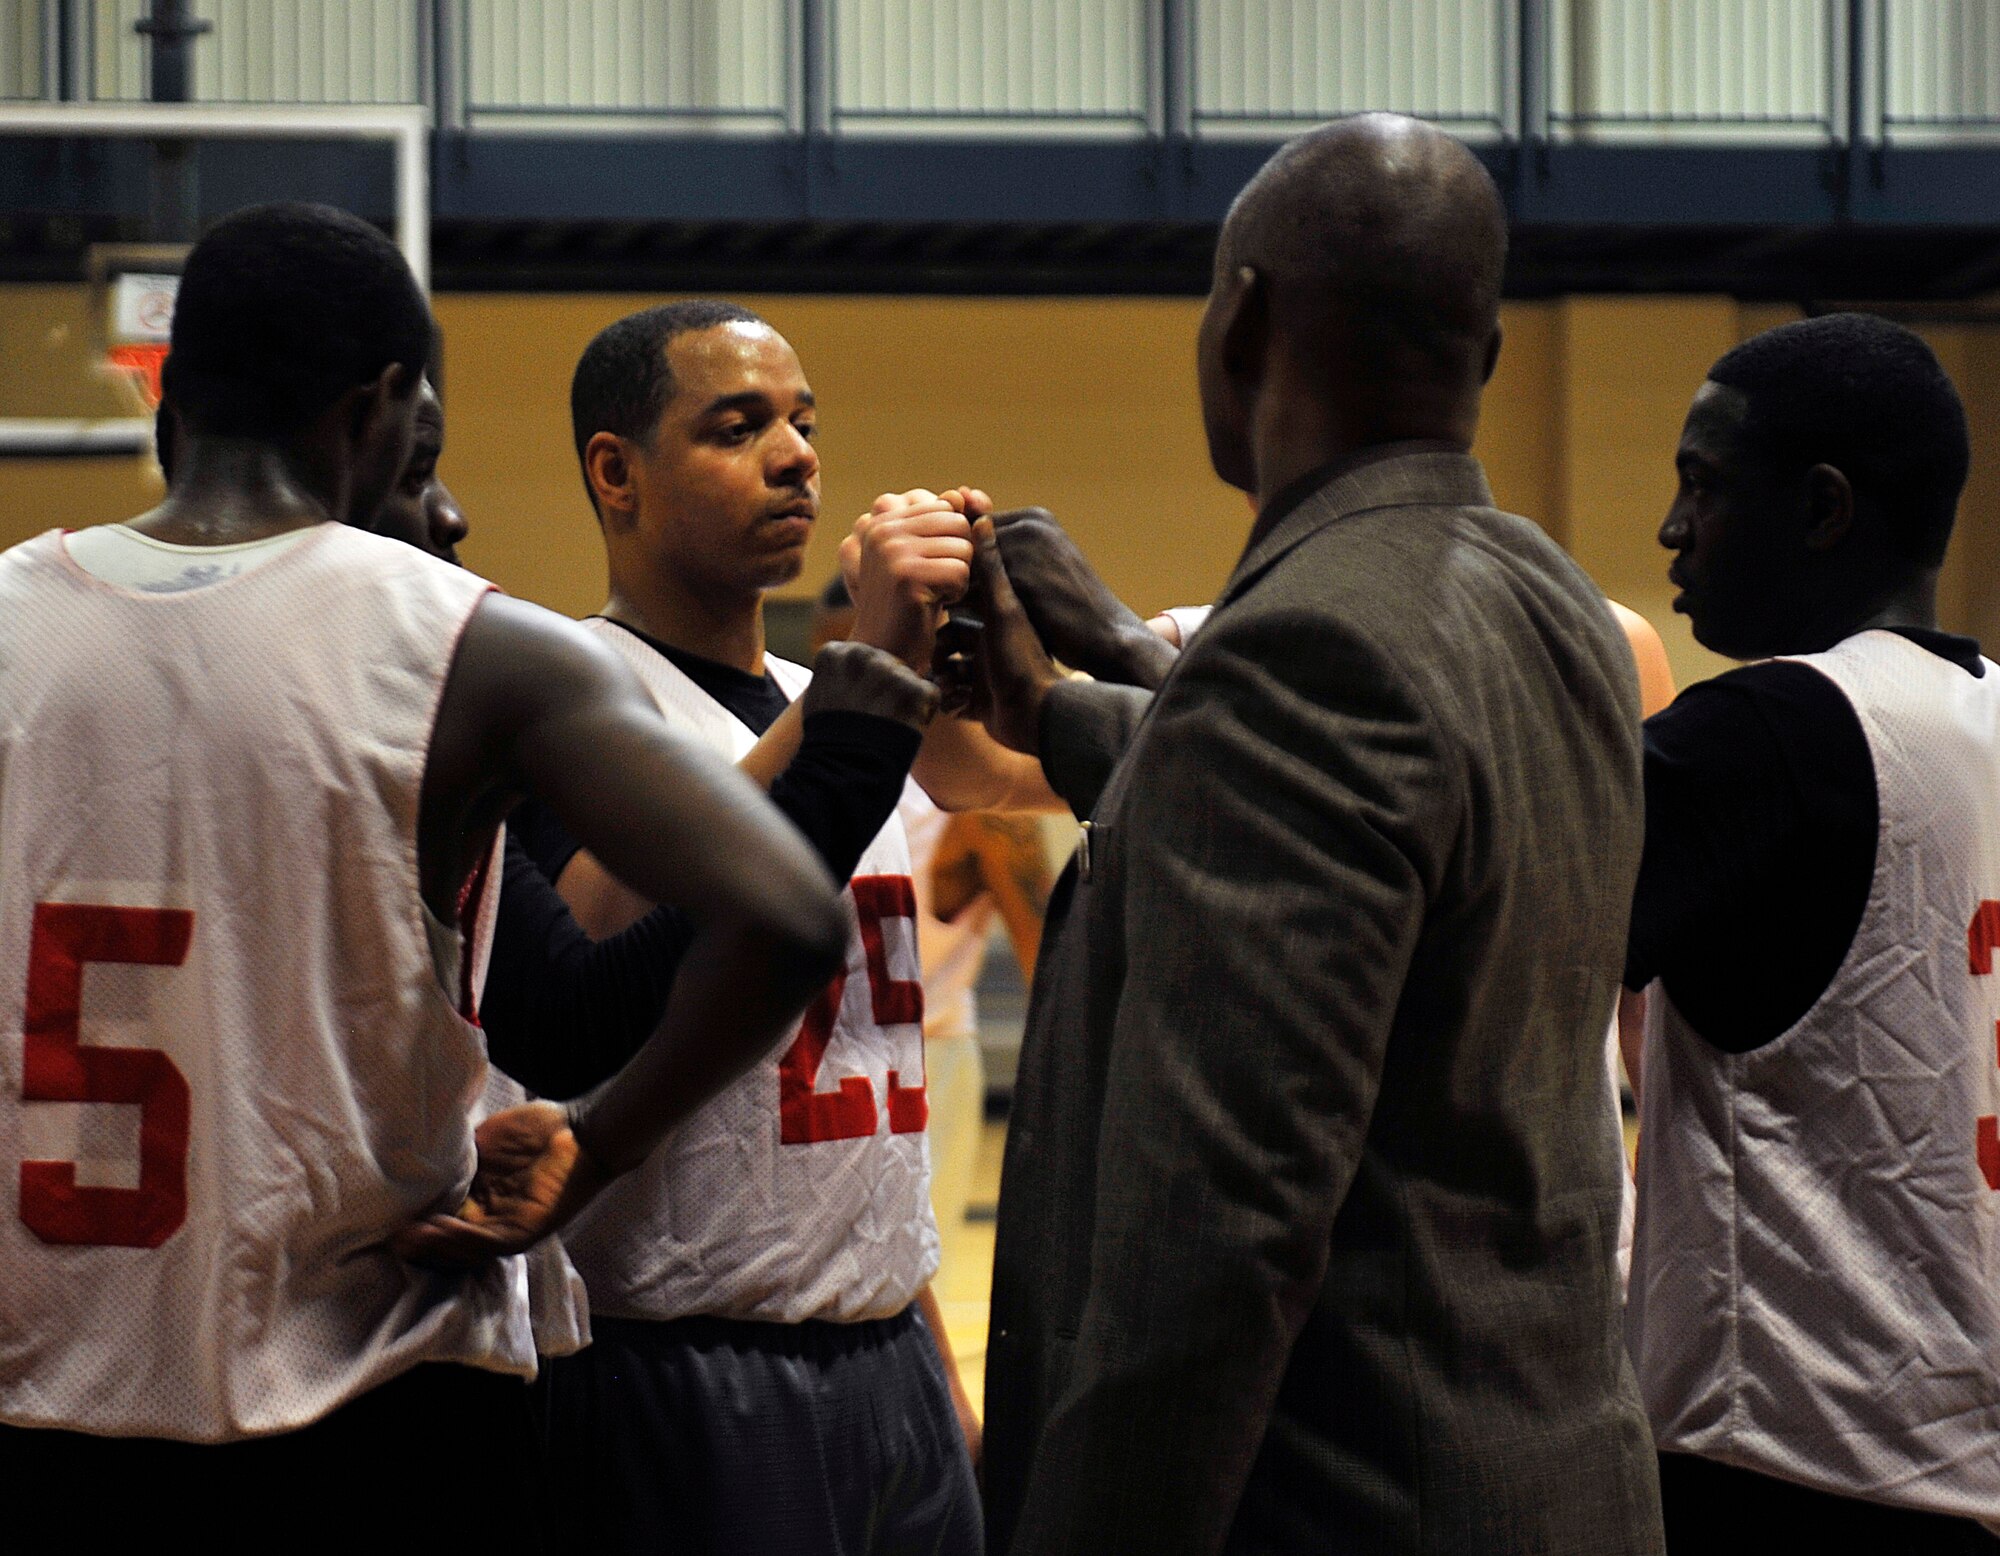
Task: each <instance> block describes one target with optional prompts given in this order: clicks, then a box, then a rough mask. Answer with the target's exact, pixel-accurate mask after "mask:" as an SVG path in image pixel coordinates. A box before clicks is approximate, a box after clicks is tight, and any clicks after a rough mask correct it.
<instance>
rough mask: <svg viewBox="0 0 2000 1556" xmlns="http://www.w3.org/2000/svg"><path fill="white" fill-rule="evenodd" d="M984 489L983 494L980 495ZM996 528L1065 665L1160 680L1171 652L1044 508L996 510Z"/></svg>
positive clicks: (1044, 633)
mask: <svg viewBox="0 0 2000 1556" xmlns="http://www.w3.org/2000/svg"><path fill="white" fill-rule="evenodd" d="M978 495H983V494H978ZM993 528H994V533H995V534H996V536H997V537H998V539H999V543H1000V555H1001V557H1002V559H1003V560H1004V561H1005V562H1006V565H1007V578H1008V580H1009V581H1010V582H1011V583H1012V584H1013V586H1014V591H1015V593H1016V594H1017V595H1018V596H1019V598H1020V601H1021V605H1022V607H1023V609H1025V610H1026V611H1027V613H1028V619H1029V620H1030V621H1031V622H1033V623H1034V626H1035V631H1036V632H1037V633H1038V634H1039V635H1040V637H1041V640H1042V642H1043V644H1045V645H1046V646H1047V648H1048V651H1049V652H1050V653H1052V654H1054V655H1055V656H1056V658H1058V659H1060V660H1061V661H1062V662H1063V663H1064V664H1066V665H1069V666H1071V667H1072V668H1074V669H1077V670H1082V671H1083V672H1085V673H1086V674H1088V675H1093V676H1095V677H1096V678H1097V679H1098V680H1100V681H1116V682H1118V683H1119V684H1121V685H1125V686H1144V687H1147V688H1155V687H1157V686H1158V685H1159V684H1160V682H1161V681H1163V680H1165V679H1166V674H1167V671H1168V669H1169V668H1170V667H1171V666H1172V665H1173V662H1174V652H1173V649H1172V647H1171V646H1170V645H1168V644H1167V643H1165V642H1163V641H1162V640H1161V639H1160V638H1159V637H1158V636H1157V635H1156V634H1155V633H1153V632H1152V631H1150V630H1148V628H1147V626H1146V624H1145V622H1144V621H1142V620H1140V618H1139V617H1138V616H1137V615H1136V614H1135V613H1134V612H1133V611H1132V610H1131V609H1130V608H1128V607H1127V606H1126V605H1125V603H1124V602H1123V601H1121V600H1120V599H1119V598H1118V596H1117V595H1115V594H1113V593H1112V592H1111V590H1110V588H1109V587H1107V586H1106V584H1105V582H1104V580H1103V579H1102V578H1100V577H1098V576H1097V571H1096V569H1095V568H1093V567H1092V566H1091V565H1090V563H1089V562H1088V561H1087V560H1086V559H1085V557H1084V555H1083V553H1082V552H1081V551H1079V550H1078V549H1077V545H1076V542H1075V541H1073V540H1071V539H1070V538H1069V534H1068V532H1067V531H1065V530H1064V529H1063V527H1062V525H1060V524H1058V523H1057V522H1056V519H1055V516H1054V515H1053V514H1051V513H1050V512H1049V511H1048V510H1047V509H1046V508H1017V509H1015V510H1014V511H1013V512H1011V513H1001V514H996V515H994V518H993Z"/></svg>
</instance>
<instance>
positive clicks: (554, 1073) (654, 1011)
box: [481, 655, 922, 1100]
mask: <svg viewBox="0 0 2000 1556" xmlns="http://www.w3.org/2000/svg"><path fill="white" fill-rule="evenodd" d="M673 657H674V659H675V662H676V663H680V664H682V667H683V668H684V669H685V668H687V665H686V664H685V663H684V661H683V657H682V656H680V655H674V656H673ZM697 663H698V664H699V663H700V662H697ZM715 668H716V669H728V667H727V666H716V667H715ZM731 674H734V675H740V674H741V672H738V671H732V672H731ZM696 679H697V681H698V682H699V683H700V684H702V685H703V687H704V689H705V690H708V691H710V694H711V695H716V694H715V691H714V688H713V687H711V686H710V685H709V684H708V679H707V678H706V677H703V676H697V677H696ZM743 679H744V681H746V682H751V681H762V680H763V679H764V678H762V677H750V676H744V677H743ZM765 684H766V685H769V684H770V683H768V682H766V683H765ZM716 700H717V701H719V702H721V703H722V704H723V705H724V706H725V707H727V708H729V710H730V711H731V712H732V713H735V714H736V715H737V716H738V717H739V718H742V719H743V720H744V722H745V723H746V724H748V725H749V726H750V727H751V728H752V729H753V730H755V731H756V732H757V733H759V734H761V733H762V732H763V730H764V729H766V728H769V726H770V724H771V723H772V722H773V721H775V719H776V718H777V715H778V713H779V712H782V711H783V709H784V706H785V702H784V698H783V694H782V693H779V694H778V697H777V700H776V703H775V706H772V704H771V701H770V699H769V697H768V696H765V695H763V694H761V693H760V694H758V701H757V705H756V706H755V707H739V706H738V704H740V703H742V702H743V701H744V699H743V698H740V697H731V696H717V698H716ZM746 713H747V714H748V715H749V716H747V717H746ZM767 714H768V717H767V716H766V715H767ZM921 740H922V736H921V735H920V734H919V733H918V731H916V730H914V729H911V728H910V727H909V726H908V725H906V724H900V723H897V722H896V721H895V720H893V719H885V718H878V717H875V716H874V715H872V714H865V713H849V712H836V713H815V714H812V715H811V716H810V717H808V718H807V719H806V721H805V729H804V732H803V736H802V738H801V741H800V745H799V751H798V754H797V756H795V757H794V758H793V759H792V761H791V763H790V765H788V766H787V767H786V768H785V770H784V772H783V773H781V774H780V775H779V777H778V779H777V781H776V782H774V783H773V784H772V786H771V799H772V801H773V802H774V803H775V804H776V805H777V806H778V808H779V809H780V810H781V811H783V812H784V813H785V815H786V816H787V817H788V818H789V819H790V820H791V822H792V824H793V825H794V826H796V827H798V829H799V830H800V832H802V833H803V834H804V835H805V837H806V840H807V841H808V842H810V843H811V844H812V845H813V847H814V849H815V850H816V851H817V852H818V853H819V856H820V858H821V860H822V861H824V863H825V864H826V867H827V869H828V870H829V871H830V872H831V873H832V875H833V877H834V879H835V880H841V881H844V880H847V879H848V878H849V877H850V876H852V875H853V874H854V867H855V865H856V864H857V863H859V862H860V858H861V854H862V851H863V850H864V849H865V848H867V846H868V844H869V843H870V842H871V841H872V840H873V839H874V837H875V834H876V833H878V832H880V831H881V830H882V827H883V825H884V824H885V823H886V822H887V821H888V819H889V817H890V815H891V813H893V812H894V810H895V808H896V802H897V800H898V799H900V798H901V796H902V792H903V780H904V778H905V777H906V776H907V775H908V773H909V770H910V764H911V763H912V762H913V761H915V760H916V754H917V747H918V745H919V744H920V743H921ZM577 846H578V845H577V844H576V841H575V840H574V839H573V838H571V837H570V836H569V834H568V832H567V830H566V829H565V828H564V827H563V826H562V824H561V823H560V822H558V821H557V820H556V819H555V818H554V817H553V816H552V815H550V814H549V813H548V811H546V810H545V809H543V808H542V807H540V806H537V805H534V804H533V802H530V803H529V804H527V805H524V806H522V807H521V809H520V810H519V811H517V812H516V813H515V816H514V818H513V819H512V820H511V821H510V822H509V825H508V840H507V849H506V859H505V865H504V869H503V873H502V877H501V891H500V909H499V919H498V923H497V924H496V925H495V928H494V934H493V955H492V959H491V962H490V965H489V967H488V971H487V976H486V994H485V998H484V1000H483V1001H482V1004H481V1019H482V1021H483V1022H484V1024H485V1028H486V1041H487V1050H488V1052H489V1053H490V1054H491V1056H492V1059H493V1062H494V1063H495V1064H497V1065H498V1066H499V1067H500V1068H501V1069H502V1070H504V1071H506V1072H507V1073H508V1074H509V1075H511V1076H513V1077H514V1078H515V1079H516V1080H518V1081H519V1082H520V1083H521V1084H522V1085H523V1086H526V1087H527V1088H528V1089H529V1090H530V1091H532V1092H534V1093H536V1094H537V1095H538V1096H544V1097H552V1098H556V1099H559V1100H560V1099H563V1098H567V1097H574V1096H577V1095H580V1094H581V1093H583V1092H586V1091H588V1090H590V1089H591V1088H592V1087H593V1086H596V1085H599V1084H600V1083H602V1082H603V1081H605V1080H608V1079H609V1078H610V1077H611V1076H612V1075H614V1074H616V1073H617V1072H618V1070H619V1069H620V1068H621V1067H622V1066H623V1065H624V1063H625V1061H626V1060H627V1059H629V1058H630V1057H631V1056H632V1055H633V1054H634V1053H636V1052H637V1051H638V1049H639V1047H640V1045H642V1044H643V1043H644V1042H645V1041H646V1039H647V1038H649V1037H651V1036H652V1034H653V1031H654V1029H655V1028H657V1027H658V1025H659V1023H660V1017H661V1015H662V1014H663V1013H664V1011H665V1010H666V1004H667V995H668V992H669V991H670V990H671V989H672V987H673V981H674V974H675V972H676V971H677V970H678V969H679V966H680V961H681V958H682V956H684V955H685V954H686V952H687V948H688V945H689V943H690V942H691V941H692V940H693V938H694V931H693V927H692V926H691V925H690V924H689V923H688V921H687V920H686V919H685V918H684V917H682V915H680V914H679V913H677V912H675V911H674V910H673V909H671V908H655V909H654V910H653V911H652V912H651V913H648V914H647V915H646V916H645V917H644V918H641V919H640V920H639V921H638V922H637V923H635V924H633V925H632V926H631V927H630V928H629V929H626V930H624V931H622V932H621V933H619V934H616V935H613V936H610V937H608V938H607V939H604V940H592V939H591V938H590V936H589V935H587V934H586V933H585V932H584V930H583V928H582V926H581V925H579V924H578V923H577V922H576V919H575V918H574V917H573V916H572V915H571V913H570V911H569V908H568V907H567V905H566V904H565V903H564V902H563V900H562V898H561V896H560V895H559V894H558V893H557V891H556V888H555V884H554V883H555V880H556V878H557V877H558V876H560V875H561V873H562V869H563V866H564V865H566V864H568V863H569V860H570V858H571V857H572V856H573V855H574V854H575V853H576V851H577Z"/></svg>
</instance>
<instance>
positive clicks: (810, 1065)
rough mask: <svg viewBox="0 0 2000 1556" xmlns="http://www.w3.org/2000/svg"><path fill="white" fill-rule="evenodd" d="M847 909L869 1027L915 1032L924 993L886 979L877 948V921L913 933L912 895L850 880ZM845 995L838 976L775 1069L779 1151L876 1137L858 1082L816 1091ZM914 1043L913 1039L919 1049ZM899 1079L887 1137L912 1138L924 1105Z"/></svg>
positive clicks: (892, 1092)
mask: <svg viewBox="0 0 2000 1556" xmlns="http://www.w3.org/2000/svg"><path fill="white" fill-rule="evenodd" d="M853 892H854V908H855V913H856V915H857V917H858V918H859V919H860V923H861V949H862V951H863V952H864V953H865V959H866V961H867V963H868V997H869V1002H870V1010H871V1012H872V1013H873V1015H874V1018H875V1023H876V1025H877V1026H885V1027H886V1026H895V1025H902V1024H907V1023H915V1024H916V1025H918V1026H921V1025H922V1024H923V1019H924V986H923V985H922V984H921V983H915V982H912V981H911V980H910V979H907V978H892V977H891V976H890V975H889V953H888V948H887V947H886V946H885V945H884V943H883V940H882V922H883V920H884V919H892V918H901V919H908V920H910V924H911V928H912V930H913V931H914V929H915V926H916V916H917V894H916V890H915V888H914V887H913V886H912V885H911V884H910V878H909V877H908V876H907V875H857V876H856V877H855V878H854V882H853ZM846 993H847V971H846V969H845V968H843V969H842V970H841V971H840V972H839V973H837V974H836V975H835V977H834V980H833V982H832V983H830V984H828V985H827V986H826V988H825V989H824V990H822V991H821V993H820V997H819V998H818V999H816V1000H814V1001H813V1004H812V1008H811V1009H810V1010H808V1011H807V1012H806V1016H805V1020H804V1021H802V1022H801V1023H800V1024H799V1035H798V1037H797V1038H795V1039H794V1040H793V1042H792V1046H791V1047H790V1048H788V1049H786V1050H785V1056H784V1057H783V1058H782V1059H780V1060H779V1061H778V1138H779V1139H780V1140H781V1141H783V1142H784V1143H785V1144H786V1145H811V1144H813V1143H814V1142H816V1141H820V1140H860V1139H866V1138H867V1137H868V1136H869V1135H872V1134H874V1133H875V1130H876V1113H875V1088H874V1087H873V1086H872V1085H870V1084H869V1081H868V1077H867V1076H865V1075H847V1076H843V1077H842V1078H841V1082H840V1088H839V1090H837V1091H816V1090H814V1086H815V1084H816V1083H817V1082H818V1079H819V1067H820V1063H821V1061H822V1060H824V1059H825V1057H826V1048H827V1044H829V1043H830V1042H832V1041H833V1023H834V1019H835V1018H836V1017H837V1016H838V1015H839V1014H840V1002H841V1000H842V999H843V998H844V997H845V996H846ZM921 1041H922V1039H921V1038H919V1042H921ZM901 1078H902V1077H901V1074H900V1072H898V1071H896V1070H891V1071H890V1072H889V1129H890V1132H891V1133H892V1134H899V1135H907V1134H919V1133H921V1132H922V1130H923V1128H924V1126H925V1125H926V1124H927V1123H929V1122H930V1102H929V1099H928V1098H926V1097H925V1095H924V1088H923V1085H922V1083H921V1082H919V1084H917V1085H915V1086H904V1085H902V1084H900V1081H901Z"/></svg>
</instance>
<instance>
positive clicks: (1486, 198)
mask: <svg viewBox="0 0 2000 1556" xmlns="http://www.w3.org/2000/svg"><path fill="white" fill-rule="evenodd" d="M1506 258H1507V218H1506V212H1505V210H1504V209H1503V208H1502V206H1501V203H1500V194H1499V191H1498V190H1497V189H1495V188H1494V187H1493V180H1492V179H1491V178H1490V177H1488V176H1487V172H1486V169H1485V168H1484V167H1482V166H1481V165H1480V163H1479V159H1478V158H1477V157H1475V156H1473V155H1472V153H1471V152H1469V151H1467V150H1466V149H1465V147H1464V146H1462V145H1460V144H1459V143H1458V142H1457V141H1456V140H1453V139H1452V138H1451V137H1450V136H1449V135H1447V134H1445V133H1444V132H1443V131H1442V130H1439V129H1436V128H1435V127H1433V126H1431V125H1428V124H1424V123H1422V122H1420V121H1418V120H1416V119H1406V118H1403V117H1402V116H1400V115H1398V114H1386V113H1378V114H1362V115H1360V116H1359V117H1357V118H1353V119H1343V120H1341V121H1339V122H1338V123H1335V124H1329V125H1326V126H1325V127H1323V128H1321V129H1317V130H1313V131H1311V132H1310V133H1309V134H1305V135H1301V136H1300V137H1299V138H1298V139H1296V140H1294V141H1291V142H1290V143H1288V144H1287V145H1286V146H1284V147H1283V148H1282V149H1281V150H1280V151H1279V152H1278V153H1277V155H1276V156H1274V157H1272V158H1271V160H1270V161H1269V162H1267V163H1266V164H1265V165H1264V167H1263V170H1262V171H1261V172H1259V173H1258V174H1257V176H1256V177H1255V178H1254V179H1252V180H1251V181H1250V184H1249V186H1248V187H1247V188H1246V189H1245V190H1244V191H1243V193H1242V194H1241V195H1239V196H1238V197H1237V200H1236V204H1235V205H1234V207H1232V208H1231V210H1230V213H1229V218H1228V220H1227V221H1226V222H1225V223H1224V225H1223V229H1222V241H1221V245H1220V248H1219V250H1218V255H1217V263H1218V265H1220V266H1229V267H1235V266H1249V267H1251V268H1253V269H1255V270H1257V271H1258V272H1259V273H1260V274H1262V275H1263V276H1264V277H1265V278H1266V280H1267V282H1268V284H1269V285H1270V287H1271V292H1272V296H1271V303H1272V308H1273V312H1274V313H1275V315H1276V316H1277V319H1278V321H1279V323H1280V325H1281V327H1283V328H1288V329H1297V330H1307V331H1316V330H1317V329H1320V328H1324V327H1327V326H1329V325H1334V324H1337V323H1339V322H1341V321H1346V322H1348V323H1351V325H1352V326H1353V329H1354V333H1355V339H1354V346H1355V348H1356V349H1357V350H1358V351H1359V352H1360V353H1361V354H1362V355H1363V356H1364V357H1367V356H1374V355H1378V354H1379V355H1381V356H1385V357H1388V358H1390V359H1392V360H1394V361H1395V362H1396V365H1397V368H1398V370H1399V371H1402V372H1409V371H1412V370H1415V369H1420V368H1421V367H1422V366H1423V365H1424V364H1425V363H1430V364H1433V365H1434V367H1435V368H1436V369H1437V370H1439V371H1442V372H1446V373H1457V372H1463V371H1465V370H1466V369H1467V368H1468V367H1475V368H1478V369H1479V370H1480V371H1482V372H1483V362H1482V360H1481V359H1482V358H1483V355H1484V353H1485V351H1486V350H1487V345H1488V341H1489V340H1490V338H1491V336H1492V332H1493V330H1494V327H1495V325H1496V324H1497V322H1498V319H1499V308H1500V277H1501V270H1502V268H1503V266H1504V265H1505V263H1506Z"/></svg>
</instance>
